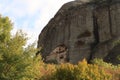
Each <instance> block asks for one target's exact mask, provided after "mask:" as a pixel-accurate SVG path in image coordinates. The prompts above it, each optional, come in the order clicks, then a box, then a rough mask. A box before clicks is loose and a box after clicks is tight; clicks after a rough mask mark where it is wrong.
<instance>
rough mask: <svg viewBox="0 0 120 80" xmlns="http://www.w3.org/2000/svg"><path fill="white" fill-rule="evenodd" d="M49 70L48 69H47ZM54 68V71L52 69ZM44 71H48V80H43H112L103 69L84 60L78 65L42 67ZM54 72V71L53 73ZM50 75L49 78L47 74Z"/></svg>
mask: <svg viewBox="0 0 120 80" xmlns="http://www.w3.org/2000/svg"><path fill="white" fill-rule="evenodd" d="M48 66H49V67H48ZM47 68H48V69H47ZM52 68H53V69H52ZM42 70H44V72H45V71H47V73H44V75H42V76H45V77H46V78H44V79H43V78H42V80H110V79H111V75H110V74H108V73H106V72H105V69H104V68H103V67H99V66H98V65H95V64H88V63H87V61H86V60H85V59H84V60H83V61H81V62H79V63H78V64H77V65H73V64H70V63H66V64H60V65H53V64H52V65H51V64H48V65H46V68H45V67H42ZM51 70H52V71H51ZM48 71H49V72H48ZM48 73H49V74H50V75H49V77H47V76H46V74H48Z"/></svg>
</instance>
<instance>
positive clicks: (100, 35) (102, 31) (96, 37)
mask: <svg viewBox="0 0 120 80" xmlns="http://www.w3.org/2000/svg"><path fill="white" fill-rule="evenodd" d="M119 30H120V2H119V0H114V1H111V2H109V3H108V2H101V3H95V2H87V3H82V2H80V1H78V0H77V1H72V2H69V3H66V4H64V5H63V6H62V7H61V9H60V10H59V11H58V12H57V14H56V15H55V16H54V18H53V19H51V20H50V22H49V23H48V24H47V25H46V26H45V28H44V29H43V30H42V32H41V34H40V35H39V40H38V48H39V47H42V49H43V50H42V54H41V55H42V57H43V58H44V59H45V61H47V62H48V61H50V60H56V62H57V63H63V62H70V63H73V64H75V63H77V62H78V61H80V60H82V59H84V58H86V59H87V60H88V62H89V61H90V60H92V59H94V58H102V59H104V60H105V61H107V62H111V63H113V64H118V63H120V60H119V59H118V56H119V55H120V45H119V44H118V43H117V42H119V39H120V31H119ZM116 43H117V44H116Z"/></svg>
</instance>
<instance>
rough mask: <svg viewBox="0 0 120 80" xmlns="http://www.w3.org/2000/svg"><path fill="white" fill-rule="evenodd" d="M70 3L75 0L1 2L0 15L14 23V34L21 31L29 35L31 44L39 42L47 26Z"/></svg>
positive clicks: (13, 0) (9, 0) (11, 0)
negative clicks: (42, 31)
mask: <svg viewBox="0 0 120 80" xmlns="http://www.w3.org/2000/svg"><path fill="white" fill-rule="evenodd" d="M70 1H73V0H0V14H1V15H2V16H8V17H9V18H10V20H11V21H12V22H13V24H14V25H13V27H14V28H13V30H12V33H13V34H14V33H15V32H16V31H17V30H19V29H22V30H23V32H25V33H27V36H28V37H29V41H28V44H29V43H33V42H34V41H37V40H38V35H39V34H40V32H41V30H42V29H43V28H44V27H45V25H47V23H48V22H49V21H50V19H51V18H52V17H54V15H55V14H56V12H57V11H58V10H59V9H60V7H61V6H62V5H63V4H64V3H67V2H70Z"/></svg>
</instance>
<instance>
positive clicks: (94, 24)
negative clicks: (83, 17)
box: [88, 10, 99, 63]
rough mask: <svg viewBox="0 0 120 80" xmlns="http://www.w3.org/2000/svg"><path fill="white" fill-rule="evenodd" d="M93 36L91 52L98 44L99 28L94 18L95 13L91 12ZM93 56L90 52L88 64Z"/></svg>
mask: <svg viewBox="0 0 120 80" xmlns="http://www.w3.org/2000/svg"><path fill="white" fill-rule="evenodd" d="M93 34H94V39H95V42H94V43H93V44H91V50H92V49H94V47H95V46H96V45H97V44H98V43H99V26H98V23H97V17H96V16H95V12H94V10H93ZM92 56H93V51H91V54H90V57H89V59H88V63H90V62H91V60H92Z"/></svg>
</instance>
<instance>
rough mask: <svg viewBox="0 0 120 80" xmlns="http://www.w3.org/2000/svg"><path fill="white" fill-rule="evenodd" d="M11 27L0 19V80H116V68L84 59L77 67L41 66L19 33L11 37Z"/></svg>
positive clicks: (118, 70) (118, 77) (119, 75)
mask: <svg viewBox="0 0 120 80" xmlns="http://www.w3.org/2000/svg"><path fill="white" fill-rule="evenodd" d="M12 28H13V25H12V23H11V21H10V19H9V18H8V17H3V16H0V80H120V67H119V65H118V66H114V65H112V64H108V63H105V62H103V61H102V60H98V59H96V60H94V61H93V62H92V64H88V63H87V61H86V60H85V59H84V60H83V61H81V62H79V63H78V64H77V65H73V64H70V63H65V64H59V65H55V64H45V63H44V62H43V61H42V59H41V57H40V55H38V56H35V53H36V52H37V49H36V48H35V47H34V44H31V45H28V46H27V47H24V46H25V45H26V41H27V37H26V35H25V33H23V32H22V31H21V30H20V31H18V32H17V33H16V34H15V35H11V30H12Z"/></svg>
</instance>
